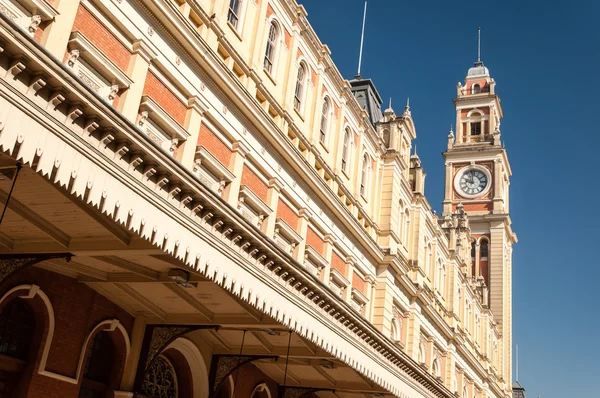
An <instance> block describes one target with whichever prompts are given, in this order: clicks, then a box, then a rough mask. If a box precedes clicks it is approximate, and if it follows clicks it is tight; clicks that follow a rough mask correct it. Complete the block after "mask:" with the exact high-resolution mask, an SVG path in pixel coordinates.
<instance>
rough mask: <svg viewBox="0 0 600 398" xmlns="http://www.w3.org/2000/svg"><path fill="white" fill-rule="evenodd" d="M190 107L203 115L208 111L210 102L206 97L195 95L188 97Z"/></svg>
mask: <svg viewBox="0 0 600 398" xmlns="http://www.w3.org/2000/svg"><path fill="white" fill-rule="evenodd" d="M188 108H190V109H192V110H194V111H196V112H198V113H199V114H200V116H203V115H204V113H205V112H206V111H208V104H207V103H206V101H204V99H202V98H200V97H198V96H197V95H194V96H193V97H191V98H189V99H188Z"/></svg>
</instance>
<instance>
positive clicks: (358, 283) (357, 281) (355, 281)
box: [352, 273, 366, 294]
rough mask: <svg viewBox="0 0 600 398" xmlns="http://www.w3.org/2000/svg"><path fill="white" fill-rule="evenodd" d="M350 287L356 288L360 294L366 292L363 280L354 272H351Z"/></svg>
mask: <svg viewBox="0 0 600 398" xmlns="http://www.w3.org/2000/svg"><path fill="white" fill-rule="evenodd" d="M352 287H353V288H355V289H358V291H360V292H361V293H362V294H366V290H365V280H364V279H363V278H361V277H360V276H358V275H357V274H356V273H354V274H352Z"/></svg>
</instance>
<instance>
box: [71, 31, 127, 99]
mask: <svg viewBox="0 0 600 398" xmlns="http://www.w3.org/2000/svg"><path fill="white" fill-rule="evenodd" d="M74 49H77V50H79V56H80V57H82V58H83V59H85V60H86V61H87V62H89V63H90V64H91V65H92V66H94V68H96V69H98V71H99V72H101V73H102V74H103V75H104V76H105V77H106V78H108V79H107V80H112V83H115V84H118V85H119V88H127V87H129V86H130V85H131V84H132V83H133V80H131V78H129V76H127V75H126V74H125V73H124V72H123V71H122V70H121V69H120V68H119V67H118V66H117V65H116V64H115V63H114V62H113V61H112V60H111V59H110V58H108V57H107V56H106V55H105V54H104V53H103V52H102V51H100V49H98V47H96V46H95V45H94V44H93V43H92V42H91V41H89V40H88V39H87V38H86V37H85V36H84V35H83V34H82V33H81V32H78V31H75V32H71V37H70V38H69V43H68V50H69V51H71V50H74Z"/></svg>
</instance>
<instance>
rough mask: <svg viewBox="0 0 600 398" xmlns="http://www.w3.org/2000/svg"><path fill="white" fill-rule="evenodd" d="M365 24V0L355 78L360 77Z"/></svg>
mask: <svg viewBox="0 0 600 398" xmlns="http://www.w3.org/2000/svg"><path fill="white" fill-rule="evenodd" d="M366 22H367V0H365V12H364V14H363V23H362V33H361V35H360V52H359V54H358V73H357V74H356V76H357V77H360V66H361V64H362V53H363V43H364V41H365V23H366Z"/></svg>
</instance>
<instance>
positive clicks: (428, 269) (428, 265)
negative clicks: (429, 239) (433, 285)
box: [423, 243, 431, 277]
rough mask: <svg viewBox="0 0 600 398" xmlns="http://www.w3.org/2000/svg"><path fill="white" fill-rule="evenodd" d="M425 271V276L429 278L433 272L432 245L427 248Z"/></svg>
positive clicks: (428, 244)
mask: <svg viewBox="0 0 600 398" xmlns="http://www.w3.org/2000/svg"><path fill="white" fill-rule="evenodd" d="M423 270H424V271H425V275H427V276H428V277H429V273H430V272H431V244H430V243H427V246H426V247H425V267H424V269H423Z"/></svg>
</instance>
